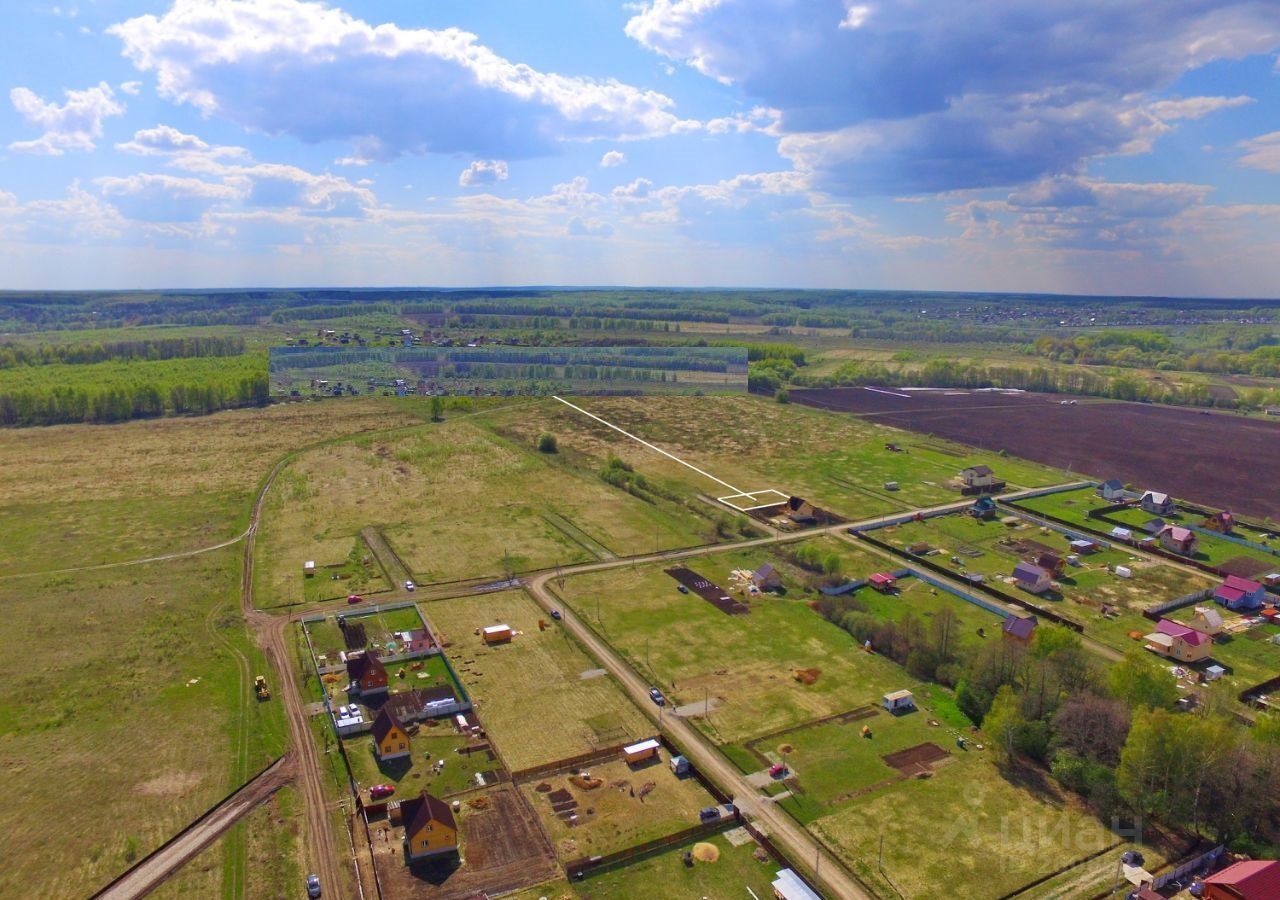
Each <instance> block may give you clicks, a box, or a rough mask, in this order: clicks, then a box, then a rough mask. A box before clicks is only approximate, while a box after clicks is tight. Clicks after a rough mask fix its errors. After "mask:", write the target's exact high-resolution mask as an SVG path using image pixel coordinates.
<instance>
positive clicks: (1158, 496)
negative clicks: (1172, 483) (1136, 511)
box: [1142, 491, 1169, 504]
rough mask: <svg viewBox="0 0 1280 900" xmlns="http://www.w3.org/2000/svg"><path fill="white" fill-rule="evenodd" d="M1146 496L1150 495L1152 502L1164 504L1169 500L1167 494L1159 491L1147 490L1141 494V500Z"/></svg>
mask: <svg viewBox="0 0 1280 900" xmlns="http://www.w3.org/2000/svg"><path fill="white" fill-rule="evenodd" d="M1148 497H1150V498H1151V500H1152V502H1154V503H1160V504H1164V503H1168V502H1169V495H1168V494H1162V493H1160V492H1159V491H1147V492H1146V493H1145V494H1143V495H1142V499H1143V500H1146V499H1147V498H1148Z"/></svg>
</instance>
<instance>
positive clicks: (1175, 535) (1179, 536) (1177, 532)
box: [1160, 525, 1195, 543]
mask: <svg viewBox="0 0 1280 900" xmlns="http://www.w3.org/2000/svg"><path fill="white" fill-rule="evenodd" d="M1160 534H1161V535H1165V534H1168V535H1169V537H1171V538H1172V539H1173V540H1175V541H1177V542H1178V543H1183V542H1184V541H1189V540H1191V539H1192V538H1193V537H1195V534H1194V533H1193V532H1192V531H1191V529H1190V528H1183V527H1182V526H1181V525H1166V526H1164V527H1163V528H1161V529H1160Z"/></svg>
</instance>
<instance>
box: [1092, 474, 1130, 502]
mask: <svg viewBox="0 0 1280 900" xmlns="http://www.w3.org/2000/svg"><path fill="white" fill-rule="evenodd" d="M1124 493H1125V491H1124V482H1122V481H1121V480H1120V479H1119V478H1108V479H1107V480H1106V481H1104V482H1102V484H1100V485H1098V496H1099V497H1101V498H1102V499H1103V500H1122V499H1124Z"/></svg>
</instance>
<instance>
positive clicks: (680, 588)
mask: <svg viewBox="0 0 1280 900" xmlns="http://www.w3.org/2000/svg"><path fill="white" fill-rule="evenodd" d="M676 590H677V591H679V592H680V593H682V594H687V593H689V589H688V588H687V587H685V586H684V585H683V584H677V585H676Z"/></svg>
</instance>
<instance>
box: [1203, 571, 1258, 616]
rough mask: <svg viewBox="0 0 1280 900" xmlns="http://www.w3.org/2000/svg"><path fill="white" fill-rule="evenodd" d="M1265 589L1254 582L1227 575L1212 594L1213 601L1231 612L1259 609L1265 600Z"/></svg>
mask: <svg viewBox="0 0 1280 900" xmlns="http://www.w3.org/2000/svg"><path fill="white" fill-rule="evenodd" d="M1266 596H1267V589H1266V588H1264V587H1263V586H1262V585H1261V584H1260V583H1258V582H1256V581H1250V580H1249V579H1248V578H1241V577H1240V576H1239V575H1228V576H1227V577H1226V579H1225V580H1224V581H1223V582H1222V584H1220V585H1218V588H1217V590H1215V591H1214V592H1213V599H1214V600H1216V601H1218V603H1220V604H1221V605H1223V606H1225V607H1226V608H1227V609H1229V610H1232V611H1233V612H1239V611H1245V610H1253V609H1259V608H1261V607H1262V603H1263V601H1264V600H1265V599H1266Z"/></svg>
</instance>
